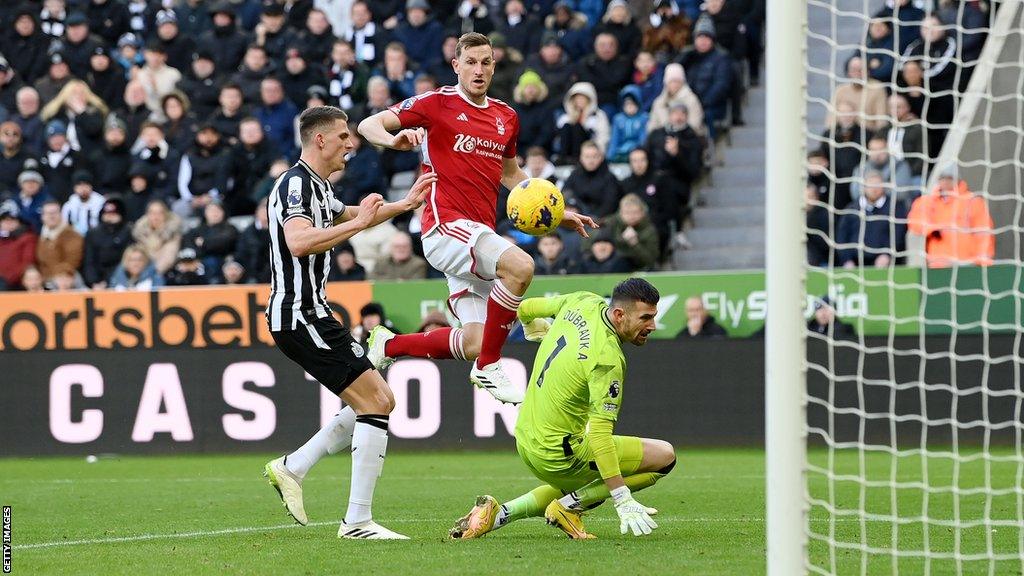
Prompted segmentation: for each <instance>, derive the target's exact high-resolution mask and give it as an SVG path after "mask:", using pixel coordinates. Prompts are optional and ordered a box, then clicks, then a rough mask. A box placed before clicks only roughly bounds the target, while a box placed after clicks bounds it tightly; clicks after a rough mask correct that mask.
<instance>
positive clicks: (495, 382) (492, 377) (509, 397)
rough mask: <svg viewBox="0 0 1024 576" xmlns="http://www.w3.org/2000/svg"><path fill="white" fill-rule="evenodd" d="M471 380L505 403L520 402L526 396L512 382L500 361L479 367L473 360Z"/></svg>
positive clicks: (470, 373)
mask: <svg viewBox="0 0 1024 576" xmlns="http://www.w3.org/2000/svg"><path fill="white" fill-rule="evenodd" d="M469 381H470V382H472V383H473V385H475V386H476V387H477V388H483V389H484V390H487V391H488V392H489V393H490V394H491V396H494V398H495V399H496V400H498V401H499V402H503V403H505V404H519V403H521V402H522V401H523V399H524V398H525V397H526V394H525V393H524V392H523V391H522V390H520V389H519V388H518V387H517V386H516V385H514V384H512V380H510V379H509V377H508V374H505V369H504V368H502V367H501V362H500V361H498V362H492V363H491V364H488V365H487V366H484V367H483V368H478V367H477V365H476V362H473V369H472V370H470V372H469Z"/></svg>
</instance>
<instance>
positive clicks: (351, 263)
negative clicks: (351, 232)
mask: <svg viewBox="0 0 1024 576" xmlns="http://www.w3.org/2000/svg"><path fill="white" fill-rule="evenodd" d="M360 280H366V268H363V267H362V266H361V265H360V264H359V262H356V251H355V249H353V248H352V245H351V244H349V243H348V242H345V243H343V244H341V245H339V246H338V247H337V248H335V249H334V266H332V267H331V272H330V274H328V275H327V281H328V282H358V281H360Z"/></svg>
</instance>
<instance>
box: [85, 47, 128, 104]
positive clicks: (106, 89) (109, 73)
mask: <svg viewBox="0 0 1024 576" xmlns="http://www.w3.org/2000/svg"><path fill="white" fill-rule="evenodd" d="M85 81H86V83H88V84H89V88H90V89H92V91H93V92H94V93H95V94H96V95H97V96H99V97H100V99H101V100H103V102H104V103H106V104H107V106H108V107H109V108H111V109H116V108H121V107H122V106H124V88H125V86H127V85H128V80H127V79H126V78H125V76H124V70H123V69H122V68H121V67H120V66H119V65H118V64H117V62H115V61H114V59H113V58H111V57H110V51H109V49H108V48H107V47H106V46H97V47H96V49H95V50H93V53H92V56H91V57H90V58H89V73H88V74H87V75H86V77H85Z"/></svg>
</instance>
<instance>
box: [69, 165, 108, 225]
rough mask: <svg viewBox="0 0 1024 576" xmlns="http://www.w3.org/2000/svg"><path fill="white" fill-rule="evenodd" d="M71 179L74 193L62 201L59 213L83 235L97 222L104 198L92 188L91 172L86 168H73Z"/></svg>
mask: <svg viewBox="0 0 1024 576" xmlns="http://www.w3.org/2000/svg"><path fill="white" fill-rule="evenodd" d="M71 181H72V183H73V185H74V190H75V193H74V195H72V196H71V198H68V201H67V202H65V203H64V208H63V209H62V211H61V213H62V214H63V215H64V221H65V222H67V223H68V224H70V225H71V226H72V227H73V228H74V229H75V230H76V231H77V232H78V233H79V234H80V235H82V236H85V234H86V233H87V232H89V228H92V227H93V226H95V225H96V224H98V223H99V221H100V211H102V210H103V203H104V202H105V199H104V198H103V195H102V194H100V193H99V192H97V191H96V190H94V189H93V177H92V173H90V172H89V171H88V170H75V173H74V176H73V177H72V179H71Z"/></svg>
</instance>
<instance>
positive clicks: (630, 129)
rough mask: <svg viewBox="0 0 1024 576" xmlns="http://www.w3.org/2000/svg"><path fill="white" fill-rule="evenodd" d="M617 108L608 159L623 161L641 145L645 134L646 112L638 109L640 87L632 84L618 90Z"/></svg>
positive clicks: (610, 160) (613, 120)
mask: <svg viewBox="0 0 1024 576" xmlns="http://www.w3.org/2000/svg"><path fill="white" fill-rule="evenodd" d="M619 108H620V109H621V110H622V111H621V112H619V113H618V114H616V115H615V117H614V118H613V119H612V138H611V141H610V142H609V143H608V152H607V156H608V161H609V162H625V161H626V160H627V159H628V157H629V153H630V152H631V151H633V150H635V149H637V148H639V147H640V146H643V144H644V139H645V138H646V136H647V113H646V112H644V111H643V110H641V109H640V89H639V88H637V87H636V86H633V85H632V84H631V85H629V86H626V87H625V88H623V89H622V90H620V91H619Z"/></svg>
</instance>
